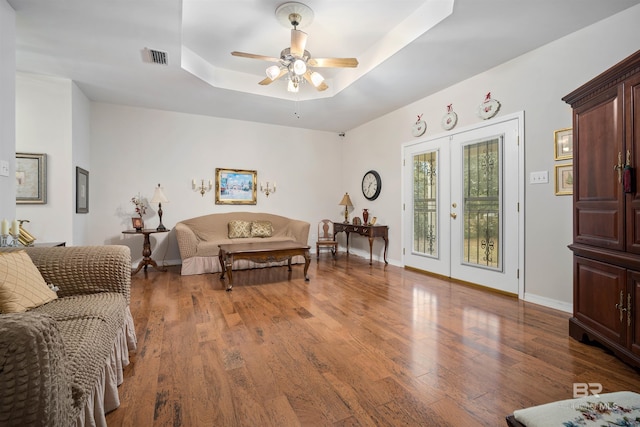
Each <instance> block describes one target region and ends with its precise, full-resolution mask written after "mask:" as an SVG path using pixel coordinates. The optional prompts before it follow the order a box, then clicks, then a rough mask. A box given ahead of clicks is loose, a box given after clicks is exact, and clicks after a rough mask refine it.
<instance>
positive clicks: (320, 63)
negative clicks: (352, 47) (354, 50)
mask: <svg viewBox="0 0 640 427" xmlns="http://www.w3.org/2000/svg"><path fill="white" fill-rule="evenodd" d="M308 65H310V66H312V67H324V68H329V67H336V68H355V67H357V66H358V60H357V59H356V58H311V59H309V61H308Z"/></svg>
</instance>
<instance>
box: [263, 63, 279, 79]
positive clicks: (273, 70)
mask: <svg viewBox="0 0 640 427" xmlns="http://www.w3.org/2000/svg"><path fill="white" fill-rule="evenodd" d="M265 72H266V73H267V77H269V78H270V79H271V80H275V79H276V77H278V76H279V75H280V67H278V66H277V65H272V66H270V67H269V68H267V69H266V71H265Z"/></svg>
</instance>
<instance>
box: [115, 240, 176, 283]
mask: <svg viewBox="0 0 640 427" xmlns="http://www.w3.org/2000/svg"><path fill="white" fill-rule="evenodd" d="M168 232H169V230H168V229H167V230H156V229H155V228H143V229H142V230H140V231H138V230H125V231H123V232H122V234H142V235H143V236H144V243H143V245H142V261H140V263H139V264H138V268H136V270H135V271H134V272H133V273H131V275H132V276H134V275H135V274H136V273H137V272H138V271H140V269H142V267H144V271H147V266H148V265H151V266H152V267H153V268H155V269H156V270H159V271H167V269H166V268H165V267H158V264H157V263H156V262H155V261H154V260H153V259H152V258H151V241H150V240H149V235H150V234H153V233H168Z"/></svg>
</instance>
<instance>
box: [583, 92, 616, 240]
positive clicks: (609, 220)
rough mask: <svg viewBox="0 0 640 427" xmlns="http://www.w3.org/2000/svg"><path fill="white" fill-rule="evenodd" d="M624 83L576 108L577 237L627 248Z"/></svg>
mask: <svg viewBox="0 0 640 427" xmlns="http://www.w3.org/2000/svg"><path fill="white" fill-rule="evenodd" d="M622 99H623V96H622V85H620V86H619V87H613V88H611V89H609V90H608V91H606V92H604V93H603V94H601V95H600V96H598V97H597V98H595V99H594V100H593V101H592V102H589V103H587V104H585V105H584V106H582V107H580V108H579V109H576V110H574V118H573V125H574V150H575V158H574V164H573V167H574V187H573V191H574V202H575V203H574V208H575V215H574V219H575V220H574V241H575V242H577V243H585V244H589V245H595V246H600V247H605V248H609V249H618V250H623V249H624V247H625V243H624V237H625V236H624V224H623V219H622V218H623V214H624V197H623V194H624V193H623V192H622V184H621V183H620V182H619V180H618V171H617V170H616V169H614V166H616V165H618V164H619V163H618V158H619V156H621V157H622V160H624V153H623V142H624V141H623V129H622V123H623V122H622V108H621V107H622V105H621V102H622Z"/></svg>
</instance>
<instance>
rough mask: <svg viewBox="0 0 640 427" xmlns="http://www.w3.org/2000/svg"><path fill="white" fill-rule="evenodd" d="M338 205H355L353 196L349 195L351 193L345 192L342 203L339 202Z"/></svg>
mask: <svg viewBox="0 0 640 427" xmlns="http://www.w3.org/2000/svg"><path fill="white" fill-rule="evenodd" d="M338 205H340V206H346V207H350V208H352V207H353V203H352V202H351V197H349V193H344V196H342V200H340V203H338Z"/></svg>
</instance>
